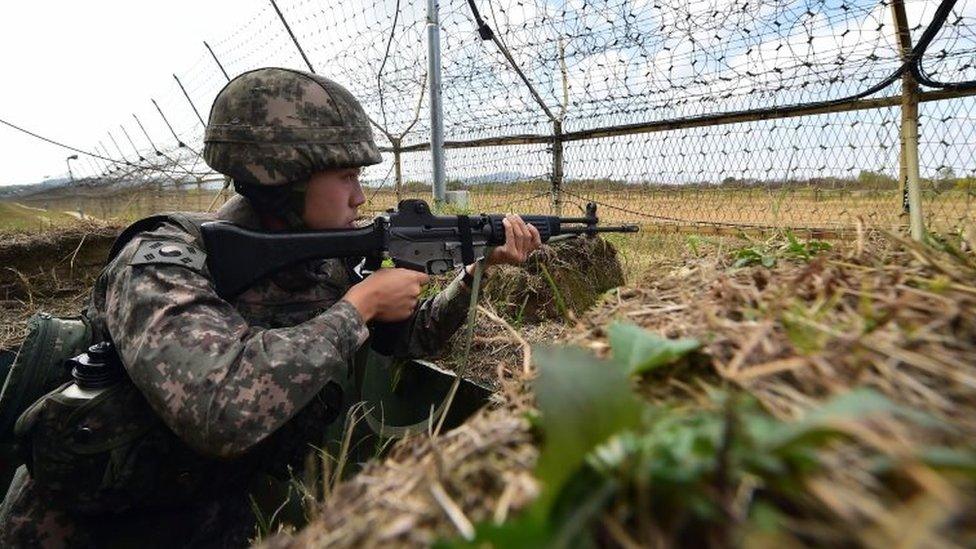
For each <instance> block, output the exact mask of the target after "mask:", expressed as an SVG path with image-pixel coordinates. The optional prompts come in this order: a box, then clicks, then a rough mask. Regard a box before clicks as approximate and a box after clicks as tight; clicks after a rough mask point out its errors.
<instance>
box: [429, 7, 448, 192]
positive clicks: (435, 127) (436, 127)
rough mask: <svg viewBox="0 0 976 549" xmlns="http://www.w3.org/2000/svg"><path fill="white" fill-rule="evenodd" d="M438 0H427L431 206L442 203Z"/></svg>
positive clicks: (442, 115)
mask: <svg viewBox="0 0 976 549" xmlns="http://www.w3.org/2000/svg"><path fill="white" fill-rule="evenodd" d="M437 2H438V0H427V74H428V75H429V76H428V78H430V89H429V93H430V156H431V160H432V161H433V170H434V182H433V191H434V192H433V194H434V205H435V207H437V208H439V207H440V206H441V205H442V204H443V203H444V197H445V194H446V193H445V191H446V190H447V188H446V184H445V173H444V172H445V169H446V168H445V166H444V106H443V104H442V103H441V33H440V20H439V17H438V14H437V10H438V5H437Z"/></svg>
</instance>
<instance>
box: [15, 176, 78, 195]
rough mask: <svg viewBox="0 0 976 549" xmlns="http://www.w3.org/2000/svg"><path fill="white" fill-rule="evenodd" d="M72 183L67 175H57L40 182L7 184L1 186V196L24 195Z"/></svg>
mask: <svg viewBox="0 0 976 549" xmlns="http://www.w3.org/2000/svg"><path fill="white" fill-rule="evenodd" d="M70 184H71V179H69V178H67V177H56V178H52V179H45V180H44V181H41V182H40V183H27V184H24V185H6V186H3V187H0V198H9V197H12V196H24V195H28V194H35V193H39V192H43V191H50V190H53V189H59V188H61V187H67V186H68V185H70Z"/></svg>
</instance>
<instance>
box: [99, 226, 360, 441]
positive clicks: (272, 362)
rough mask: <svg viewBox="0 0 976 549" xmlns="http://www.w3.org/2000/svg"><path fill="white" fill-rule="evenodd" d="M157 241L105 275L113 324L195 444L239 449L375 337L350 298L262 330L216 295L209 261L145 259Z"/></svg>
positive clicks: (153, 394) (139, 374)
mask: <svg viewBox="0 0 976 549" xmlns="http://www.w3.org/2000/svg"><path fill="white" fill-rule="evenodd" d="M169 242H172V240H170V241H169ZM153 244H157V245H158V243H154V242H152V239H151V237H148V239H147V238H143V239H136V240H134V241H132V242H130V243H129V245H128V246H127V247H126V248H125V250H124V251H123V252H122V253H121V254H120V255H119V257H118V258H117V259H116V260H115V261H114V262H113V263H112V264H111V265H110V266H109V268H108V269H107V270H106V273H105V275H103V276H106V277H107V280H106V284H105V317H106V327H107V328H108V332H109V333H110V334H111V335H112V338H113V340H114V341H115V344H116V346H117V348H118V349H119V353H120V355H121V357H122V360H123V362H124V363H125V366H126V369H127V370H128V372H129V375H130V377H131V378H132V380H133V382H134V383H135V384H136V386H138V387H139V389H140V390H141V391H142V393H143V394H144V395H145V396H146V398H147V400H148V401H149V404H150V405H151V406H152V407H153V409H154V410H155V411H156V413H158V414H159V415H160V417H162V419H163V421H164V422H165V423H166V424H167V425H168V426H169V427H170V428H171V429H172V430H173V431H174V432H175V433H176V434H177V435H179V436H180V438H182V439H183V440H184V441H185V442H187V443H188V444H189V445H190V446H192V447H193V448H195V449H196V450H197V451H199V452H201V453H204V454H207V455H214V456H219V457H232V456H235V455H239V454H240V453H242V452H244V451H246V450H247V449H248V448H251V447H253V446H254V445H255V444H257V443H258V442H260V441H261V440H263V439H265V438H266V437H267V436H268V435H269V434H271V433H272V432H274V431H275V430H276V429H278V428H279V427H281V426H282V425H283V424H284V423H285V422H287V421H288V420H289V419H290V418H291V417H292V416H293V415H295V414H296V413H297V412H298V411H299V410H301V409H302V408H303V407H304V406H305V405H306V404H308V402H309V401H310V400H311V399H312V398H313V397H314V396H315V395H316V394H317V393H318V392H319V391H321V390H322V389H323V387H324V386H325V385H327V384H328V383H329V382H330V381H333V380H338V378H339V376H344V375H347V373H348V364H349V363H350V362H351V359H352V357H353V355H354V354H355V352H356V350H357V349H358V348H359V346H360V345H362V343H363V342H364V341H365V339H366V338H367V336H368V332H367V330H366V328H365V326H364V324H363V320H362V317H361V316H360V315H359V313H358V311H357V310H356V308H355V307H353V306H352V305H351V304H350V303H349V302H347V301H339V302H337V303H336V304H334V305H333V306H332V307H330V308H329V309H327V310H326V311H324V312H323V313H321V314H319V315H318V316H315V317H313V318H311V319H310V320H308V321H306V322H304V323H301V324H298V325H295V326H292V327H288V328H275V329H261V328H256V327H253V326H250V325H249V324H248V323H247V322H246V321H245V319H244V318H243V317H242V316H241V315H240V314H239V313H238V311H237V310H236V309H235V308H234V307H233V306H231V305H230V304H229V303H227V302H226V301H224V300H222V299H221V298H219V297H218V296H217V295H216V294H215V292H214V289H213V286H212V284H211V282H210V279H209V275H208V273H207V271H206V267H205V266H204V265H203V264H202V261H201V262H199V264H194V265H182V266H181V265H177V264H158V263H157V264H140V261H139V257H140V253H141V252H142V250H144V249H145V248H144V246H147V245H153ZM201 254H202V252H201Z"/></svg>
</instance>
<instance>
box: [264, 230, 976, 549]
mask: <svg viewBox="0 0 976 549" xmlns="http://www.w3.org/2000/svg"><path fill="white" fill-rule="evenodd" d="M972 245H973V241H972V240H970V241H969V242H968V244H964V246H968V247H969V248H970V250H971V248H972ZM728 257H729V256H728V255H727V254H722V255H720V256H718V257H716V256H715V255H714V254H709V256H708V257H698V256H696V255H694V254H689V255H688V256H686V257H685V258H683V260H682V261H679V262H675V263H674V264H673V269H672V270H671V271H670V272H668V273H661V274H659V276H656V277H652V276H649V277H647V278H645V279H644V280H642V281H640V282H638V283H636V284H632V285H630V286H628V287H624V288H621V289H620V290H618V291H616V292H612V293H611V294H610V295H609V296H607V297H606V298H605V299H604V301H603V302H602V303H601V304H600V305H598V306H597V307H595V308H594V309H593V310H591V311H590V313H589V314H587V315H585V316H584V317H582V318H581V319H580V320H579V321H577V322H575V323H574V324H571V325H564V326H560V327H556V328H548V329H543V328H537V329H536V330H534V331H533V330H530V331H524V332H521V334H522V335H521V336H520V337H515V336H514V335H513V334H512V333H511V331H510V330H509V329H508V328H507V327H505V326H503V325H502V324H503V323H502V322H501V321H499V320H487V321H486V320H484V319H483V320H482V321H481V322H479V325H478V331H477V334H478V337H481V338H484V339H486V340H488V339H490V340H493V341H495V342H496V343H495V345H494V346H487V347H485V348H482V349H481V350H480V351H479V353H478V356H477V357H476V358H475V360H477V361H479V362H481V363H482V364H483V366H482V368H486V369H490V370H494V371H495V372H496V373H497V375H498V385H499V387H500V390H499V392H498V400H499V403H498V404H496V405H495V406H494V407H493V408H492V409H490V410H486V411H483V412H482V413H480V414H479V415H477V416H476V417H475V418H474V419H473V420H471V421H470V422H469V423H468V424H467V425H465V426H464V427H462V428H460V429H458V430H456V431H452V432H450V433H446V434H445V435H443V436H441V437H439V438H433V439H432V438H429V437H416V438H413V439H410V440H406V441H402V442H400V443H398V444H397V445H396V446H395V448H394V450H393V452H392V454H391V455H390V456H389V457H387V458H386V460H385V461H384V462H382V463H374V464H371V465H370V466H368V467H367V469H366V471H365V472H364V474H362V475H360V476H358V477H355V478H353V479H351V480H350V481H348V482H346V483H344V484H342V485H341V486H340V488H339V491H338V492H337V493H336V494H334V496H333V497H332V498H330V499H329V500H328V501H327V502H326V503H325V505H324V507H323V508H321V509H320V510H319V513H318V517H319V518H318V519H317V520H316V521H314V522H313V524H312V525H311V526H309V527H308V528H306V529H305V530H304V531H303V532H301V533H300V534H298V535H297V536H295V537H287V536H283V535H282V536H279V537H277V538H274V539H273V540H272V541H271V543H270V545H271V546H274V547H286V546H287V547H309V546H311V547H317V546H342V547H347V546H376V545H400V546H421V545H427V544H429V543H430V542H431V540H434V539H438V538H439V537H453V536H458V535H466V534H467V533H469V532H470V524H471V523H477V522H478V521H481V520H490V519H501V518H505V517H508V516H511V515H512V514H514V513H517V512H518V510H519V509H520V508H521V507H523V506H524V505H526V504H527V503H528V502H529V501H530V500H531V499H532V496H533V494H535V493H536V490H537V488H538V487H537V486H536V485H535V484H534V483H533V482H532V480H531V476H530V473H531V470H532V466H533V461H534V459H535V457H536V455H537V444H538V441H537V440H536V439H535V438H534V437H533V436H532V433H531V431H530V429H529V425H528V424H527V423H526V422H525V421H524V419H523V418H524V417H525V413H526V412H527V411H529V410H530V409H531V408H532V405H533V404H532V398H531V392H530V391H529V389H528V382H529V381H530V380H531V379H532V377H533V375H534V371H533V369H531V368H530V369H529V371H525V370H524V369H523V361H524V359H525V356H524V355H525V353H526V352H528V349H527V348H526V346H525V341H528V342H547V341H551V340H553V339H559V340H561V341H564V342H567V343H572V344H576V345H582V346H584V347H588V348H590V349H592V350H593V351H594V352H596V353H598V354H606V353H607V352H608V343H607V340H606V332H605V328H606V326H607V324H608V323H609V322H611V321H612V320H615V319H628V320H630V321H633V322H636V323H638V324H640V325H641V326H644V327H646V328H648V329H650V330H654V331H657V332H660V333H663V334H666V335H668V336H694V337H697V338H699V339H700V340H702V341H704V342H705V348H704V351H705V357H706V358H707V359H708V360H707V361H706V362H705V364H703V365H699V367H697V368H687V367H685V368H679V369H674V370H667V371H665V372H664V373H662V374H658V375H656V376H655V377H653V378H650V379H648V380H645V382H644V383H643V384H642V389H641V390H642V392H643V394H644V395H645V397H646V398H648V399H649V400H651V401H654V402H666V403H686V404H692V405H694V404H695V403H698V402H701V403H703V402H704V400H705V397H704V394H705V391H706V388H708V387H719V386H725V387H727V388H730V389H732V388H738V389H740V390H742V391H746V392H748V393H750V394H752V395H754V396H755V397H756V398H757V399H758V400H759V401H760V402H761V403H762V405H763V406H764V407H765V408H766V409H767V410H768V411H770V412H771V413H772V414H774V415H775V416H777V417H779V418H782V419H783V420H786V421H792V420H796V419H797V418H800V417H803V416H804V414H806V413H807V411H808V410H810V409H811V408H813V407H815V406H816V405H817V404H818V403H820V402H822V401H824V400H826V399H828V398H829V397H830V396H831V395H835V394H839V393H843V392H846V391H848V390H850V389H851V388H853V387H864V386H868V387H872V388H874V389H875V390H877V391H878V392H881V393H883V394H885V395H887V396H888V397H889V398H890V399H891V400H893V401H894V402H896V403H899V404H901V405H905V406H907V407H909V408H910V409H912V410H915V411H918V412H923V413H925V414H928V415H929V416H930V417H932V418H935V421H933V422H929V423H922V424H915V423H909V422H904V421H898V420H895V419H892V418H887V419H885V420H877V419H875V420H872V421H871V422H870V423H861V422H858V421H850V422H848V423H846V424H844V425H838V426H837V427H838V428H840V429H843V430H844V432H845V433H847V435H848V437H847V441H846V442H844V443H839V444H835V445H833V446H831V447H830V448H829V449H828V450H827V451H824V452H822V453H821V454H820V455H819V459H820V461H821V465H823V468H822V472H821V473H818V474H816V475H814V476H811V477H809V478H807V479H805V481H804V482H805V487H806V490H805V496H804V497H803V498H802V500H798V501H786V502H781V505H782V509H781V511H782V512H784V513H785V514H786V515H788V516H793V517H794V518H793V519H790V520H788V521H787V522H786V523H785V530H784V531H781V532H779V533H778V534H776V535H775V536H774V537H773V538H768V537H766V538H764V537H763V536H762V534H761V533H759V534H757V533H752V534H750V535H751V536H754V537H747V538H746V541H747V542H753V543H765V544H767V545H768V544H775V545H777V546H784V545H787V546H789V545H810V544H813V545H828V544H829V545H863V546H871V547H883V546H890V545H901V544H907V545H912V546H940V547H945V546H967V545H969V546H971V545H972V544H973V543H974V541H976V524H974V523H973V521H972V517H973V516H974V512H976V501H974V490H973V486H972V484H971V482H970V481H969V480H966V479H970V478H972V477H971V476H965V475H964V476H955V475H954V474H953V473H952V472H951V471H946V470H937V469H935V468H932V467H930V466H928V465H925V464H923V462H922V461H921V460H920V459H918V456H917V450H918V449H919V448H923V447H925V446H926V445H927V444H930V443H937V444H940V445H945V446H950V447H955V448H966V449H973V447H974V440H976V439H974V436H976V419H974V418H976V398H974V395H976V392H974V391H976V261H974V259H973V255H972V253H971V252H963V253H958V254H956V255H955V256H954V255H953V254H952V253H947V252H944V251H936V250H934V249H932V248H928V247H923V246H920V245H917V244H915V243H913V242H909V241H906V240H903V239H902V238H901V237H897V236H893V235H892V236H885V235H878V234H873V235H871V236H865V235H864V234H862V235H860V236H859V238H858V239H857V240H856V241H854V242H851V243H849V244H848V245H845V246H842V247H839V248H837V249H835V250H833V251H830V252H828V253H825V254H823V255H820V256H818V257H815V258H814V259H813V260H812V261H810V262H803V261H786V260H781V261H780V262H779V263H778V264H777V265H776V266H775V267H774V268H772V269H767V268H764V267H745V268H738V269H732V268H730V267H731V262H732V259H729V258H728ZM878 453H880V454H881V455H885V456H888V457H889V458H891V459H892V460H894V462H895V463H896V464H897V467H896V468H895V470H894V472H889V473H888V474H882V473H879V472H878V471H877V470H876V469H875V467H874V465H873V464H872V463H871V462H869V461H868V460H867V458H866V456H868V455H871V454H878ZM737 489H738V490H739V492H737V493H739V494H740V495H741V498H739V499H737V501H738V502H739V504H740V505H746V506H747V505H748V502H749V501H750V497H749V494H750V493H752V492H753V491H754V490H757V489H761V487H757V486H745V485H743V486H739V487H738V488H737ZM800 510H802V511H803V512H800ZM606 524H611V523H610V522H607V523H606ZM616 526H617V527H619V526H620V525H616ZM609 534H613V536H615V539H617V540H618V542H619V540H628V539H629V540H635V539H641V537H640V532H627V531H617V532H610V533H609ZM740 539H742V538H740ZM658 542H660V543H665V544H667V543H673V542H675V540H670V542H669V541H668V540H667V539H663V540H661V539H659V540H658Z"/></svg>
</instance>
